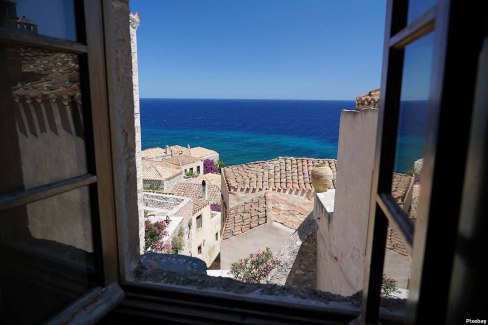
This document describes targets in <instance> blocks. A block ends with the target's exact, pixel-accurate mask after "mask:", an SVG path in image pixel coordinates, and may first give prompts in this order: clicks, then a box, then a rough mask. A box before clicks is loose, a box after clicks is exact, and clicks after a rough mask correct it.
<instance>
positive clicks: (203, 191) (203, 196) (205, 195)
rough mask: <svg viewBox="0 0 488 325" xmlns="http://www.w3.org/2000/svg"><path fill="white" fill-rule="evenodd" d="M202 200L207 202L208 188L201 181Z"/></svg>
mask: <svg viewBox="0 0 488 325" xmlns="http://www.w3.org/2000/svg"><path fill="white" fill-rule="evenodd" d="M202 198H204V199H205V200H208V186H207V182H206V181H202Z"/></svg>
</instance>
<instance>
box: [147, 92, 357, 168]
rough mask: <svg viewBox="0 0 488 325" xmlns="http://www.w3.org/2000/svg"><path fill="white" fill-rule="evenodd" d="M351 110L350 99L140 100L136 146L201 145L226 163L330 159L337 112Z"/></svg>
mask: <svg viewBox="0 0 488 325" xmlns="http://www.w3.org/2000/svg"><path fill="white" fill-rule="evenodd" d="M353 107H354V102H353V101H299V100H296V101H290V100H286V101H285V100H206V99H205V100H202V99H200V100H197V99H141V126H142V146H143V149H145V148H150V147H164V146H165V145H167V144H168V145H174V144H178V145H181V146H187V145H188V144H189V145H190V146H192V147H196V146H203V147H206V148H210V149H213V150H216V151H218V152H219V153H220V157H221V159H222V160H223V161H224V163H225V164H226V165H236V164H242V163H247V162H251V161H259V160H267V159H272V158H276V157H278V156H287V157H313V158H336V157H337V142H338V134H339V119H340V112H341V110H342V109H346V108H348V109H351V108H353Z"/></svg>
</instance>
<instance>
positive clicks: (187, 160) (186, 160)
mask: <svg viewBox="0 0 488 325" xmlns="http://www.w3.org/2000/svg"><path fill="white" fill-rule="evenodd" d="M165 161H166V162H168V163H170V164H173V165H175V166H185V165H188V164H191V163H194V162H196V161H200V158H197V157H192V156H188V155H185V154H181V155H176V156H174V157H172V158H168V159H165Z"/></svg>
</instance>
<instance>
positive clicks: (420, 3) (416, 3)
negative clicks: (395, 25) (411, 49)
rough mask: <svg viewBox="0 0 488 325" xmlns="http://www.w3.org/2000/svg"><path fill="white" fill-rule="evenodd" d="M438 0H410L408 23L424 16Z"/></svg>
mask: <svg viewBox="0 0 488 325" xmlns="http://www.w3.org/2000/svg"><path fill="white" fill-rule="evenodd" d="M436 2H437V1H436V0H410V1H409V2H408V23H409V24H410V23H411V22H413V21H414V20H415V19H417V18H419V17H420V16H422V15H423V14H424V13H425V12H426V11H427V10H429V9H430V8H431V7H432V6H433V5H435V4H436Z"/></svg>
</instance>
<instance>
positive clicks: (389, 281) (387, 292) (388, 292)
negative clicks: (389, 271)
mask: <svg viewBox="0 0 488 325" xmlns="http://www.w3.org/2000/svg"><path fill="white" fill-rule="evenodd" d="M395 292H399V291H398V282H397V280H395V279H393V278H390V277H387V276H386V275H383V282H381V296H382V297H384V298H390V297H392V296H393V294H394V293H395Z"/></svg>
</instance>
